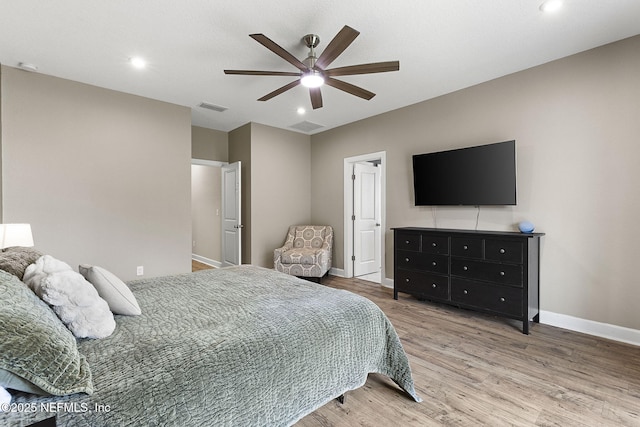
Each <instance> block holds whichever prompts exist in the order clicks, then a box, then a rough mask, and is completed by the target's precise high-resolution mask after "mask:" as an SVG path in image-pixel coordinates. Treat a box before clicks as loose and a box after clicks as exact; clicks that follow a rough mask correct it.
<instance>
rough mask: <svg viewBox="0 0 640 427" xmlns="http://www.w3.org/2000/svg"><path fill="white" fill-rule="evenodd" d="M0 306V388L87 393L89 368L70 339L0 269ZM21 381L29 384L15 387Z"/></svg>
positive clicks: (44, 306)
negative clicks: (0, 373) (0, 308)
mask: <svg viewBox="0 0 640 427" xmlns="http://www.w3.org/2000/svg"><path fill="white" fill-rule="evenodd" d="M0 307H2V310H0V372H1V371H4V372H2V375H0V381H1V382H0V386H2V387H4V388H12V389H15V390H20V391H25V392H27V393H32V392H34V391H35V392H37V391H38V390H40V391H42V392H45V393H49V394H52V395H56V396H63V395H67V394H73V393H80V392H84V393H89V394H91V393H92V392H93V383H92V380H91V371H90V369H89V364H88V363H87V361H86V359H85V358H84V356H82V355H81V354H80V353H79V352H78V347H77V345H76V339H75V337H74V336H73V335H72V334H71V332H70V331H69V330H68V329H67V328H66V327H65V326H64V324H63V323H62V322H61V321H60V319H58V317H57V316H56V314H55V313H54V312H53V311H52V310H51V308H49V306H48V305H47V304H46V303H44V302H43V301H42V300H40V298H38V296H37V295H36V294H34V293H33V291H32V290H31V289H29V288H28V287H27V285H25V284H24V283H22V282H21V281H20V280H19V279H18V278H17V277H16V276H14V275H12V274H9V273H7V272H5V271H0ZM14 376H15V377H14ZM25 381H26V382H28V384H29V385H27V386H21V385H20V384H21V383H23V382H25ZM31 386H33V387H31ZM34 387H35V388H34Z"/></svg>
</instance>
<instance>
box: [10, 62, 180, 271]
mask: <svg viewBox="0 0 640 427" xmlns="http://www.w3.org/2000/svg"><path fill="white" fill-rule="evenodd" d="M2 157H3V158H2V162H3V165H2V166H3V170H2V172H3V175H2V187H3V189H4V194H3V214H4V221H6V222H28V223H31V225H32V230H33V233H34V240H35V243H36V247H37V248H38V249H39V250H41V251H43V252H45V253H49V254H51V255H53V256H55V257H57V258H60V259H61V260H63V261H65V262H67V263H69V264H70V265H71V266H72V267H74V268H76V267H77V265H78V264H79V263H90V264H97V265H101V266H103V267H105V268H107V269H109V270H111V271H113V273H115V274H116V275H118V276H120V277H121V278H123V279H124V280H128V279H133V278H136V266H139V265H141V266H144V270H145V276H160V275H165V274H173V273H182V272H186V271H190V269H191V263H190V258H191V257H190V254H191V212H190V204H191V195H190V179H191V178H190V166H191V117H190V111H189V109H188V108H185V107H180V106H177V105H173V104H168V103H163V102H158V101H153V100H150V99H145V98H141V97H137V96H133V95H128V94H124V93H120V92H115V91H110V90H106V89H101V88H98V87H94V86H89V85H85V84H81V83H77V82H72V81H69V80H63V79H59V78H55V77H50V76H46V75H43V74H36V73H27V72H24V71H21V70H17V69H14V68H9V67H3V68H2Z"/></svg>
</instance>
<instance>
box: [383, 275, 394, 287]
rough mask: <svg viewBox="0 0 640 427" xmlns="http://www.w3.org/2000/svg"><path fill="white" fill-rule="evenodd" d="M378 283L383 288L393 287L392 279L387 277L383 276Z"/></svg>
mask: <svg viewBox="0 0 640 427" xmlns="http://www.w3.org/2000/svg"><path fill="white" fill-rule="evenodd" d="M380 284H381V285H382V286H384V287H385V288H391V289H393V279H389V278H388V277H385V278H384V279H382V283H380Z"/></svg>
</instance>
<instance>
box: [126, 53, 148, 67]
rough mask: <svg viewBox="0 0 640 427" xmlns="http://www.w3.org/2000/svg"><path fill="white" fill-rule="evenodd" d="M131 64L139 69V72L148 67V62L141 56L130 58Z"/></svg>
mask: <svg viewBox="0 0 640 427" xmlns="http://www.w3.org/2000/svg"><path fill="white" fill-rule="evenodd" d="M129 62H130V63H131V65H132V66H133V67H134V68H137V69H139V70H140V69H142V68H144V67H146V66H147V61H145V60H144V59H142V58H140V57H139V56H134V57H132V58H129Z"/></svg>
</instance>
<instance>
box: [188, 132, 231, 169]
mask: <svg viewBox="0 0 640 427" xmlns="http://www.w3.org/2000/svg"><path fill="white" fill-rule="evenodd" d="M191 157H192V158H194V159H202V160H217V161H219V162H226V161H227V160H228V159H229V134H228V133H227V132H223V131H220V130H213V129H207V128H203V127H199V126H191Z"/></svg>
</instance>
